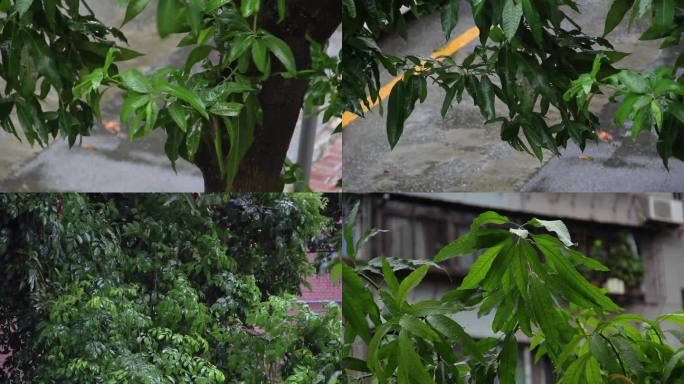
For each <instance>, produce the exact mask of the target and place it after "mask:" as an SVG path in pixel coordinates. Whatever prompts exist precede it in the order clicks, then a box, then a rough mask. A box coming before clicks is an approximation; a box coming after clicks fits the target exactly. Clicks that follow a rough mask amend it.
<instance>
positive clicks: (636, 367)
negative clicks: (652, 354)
mask: <svg viewBox="0 0 684 384" xmlns="http://www.w3.org/2000/svg"><path fill="white" fill-rule="evenodd" d="M608 339H609V340H610V341H611V343H613V346H615V348H616V349H617V351H618V354H619V355H620V360H622V363H623V365H624V366H625V368H626V369H627V370H628V371H630V372H632V373H634V374H635V375H636V376H641V375H642V374H643V373H644V366H643V364H642V363H641V360H639V354H638V352H637V351H636V349H634V347H633V346H632V345H631V344H630V343H629V342H628V341H627V340H626V339H625V338H624V337H622V336H608Z"/></svg>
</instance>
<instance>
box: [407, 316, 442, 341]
mask: <svg viewBox="0 0 684 384" xmlns="http://www.w3.org/2000/svg"><path fill="white" fill-rule="evenodd" d="M399 325H400V326H401V327H402V328H403V329H405V330H407V331H409V332H411V333H412V334H413V335H415V336H416V337H418V338H421V339H425V340H432V341H438V340H439V335H438V334H437V332H435V331H434V330H433V329H432V328H430V326H429V325H427V324H425V323H424V322H423V321H421V320H419V319H418V318H417V317H415V316H412V315H409V314H405V315H403V316H402V317H401V319H400V320H399Z"/></svg>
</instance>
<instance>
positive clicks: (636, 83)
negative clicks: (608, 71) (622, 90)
mask: <svg viewBox="0 0 684 384" xmlns="http://www.w3.org/2000/svg"><path fill="white" fill-rule="evenodd" d="M617 78H618V80H619V81H620V82H621V83H622V84H624V85H625V87H627V90H629V91H630V92H632V93H640V94H643V93H647V92H648V89H649V87H648V82H647V81H646V79H644V78H643V77H642V76H641V75H639V74H638V73H634V72H631V71H621V72H620V73H618V74H617Z"/></svg>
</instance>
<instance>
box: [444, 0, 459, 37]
mask: <svg viewBox="0 0 684 384" xmlns="http://www.w3.org/2000/svg"><path fill="white" fill-rule="evenodd" d="M460 6H461V0H447V1H446V3H445V4H444V5H443V6H442V11H441V21H442V32H443V33H444V37H445V38H446V39H447V40H449V39H450V38H451V32H452V31H453V30H454V28H455V27H456V24H457V23H458V15H459V8H460Z"/></svg>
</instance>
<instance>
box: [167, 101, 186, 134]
mask: <svg viewBox="0 0 684 384" xmlns="http://www.w3.org/2000/svg"><path fill="white" fill-rule="evenodd" d="M168 111H169V115H171V118H172V119H173V121H174V122H175V123H176V125H178V127H179V128H180V130H181V131H182V132H183V133H185V132H187V131H188V122H187V120H186V117H185V111H183V107H181V106H180V105H178V104H176V103H173V104H171V105H169V107H168Z"/></svg>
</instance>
